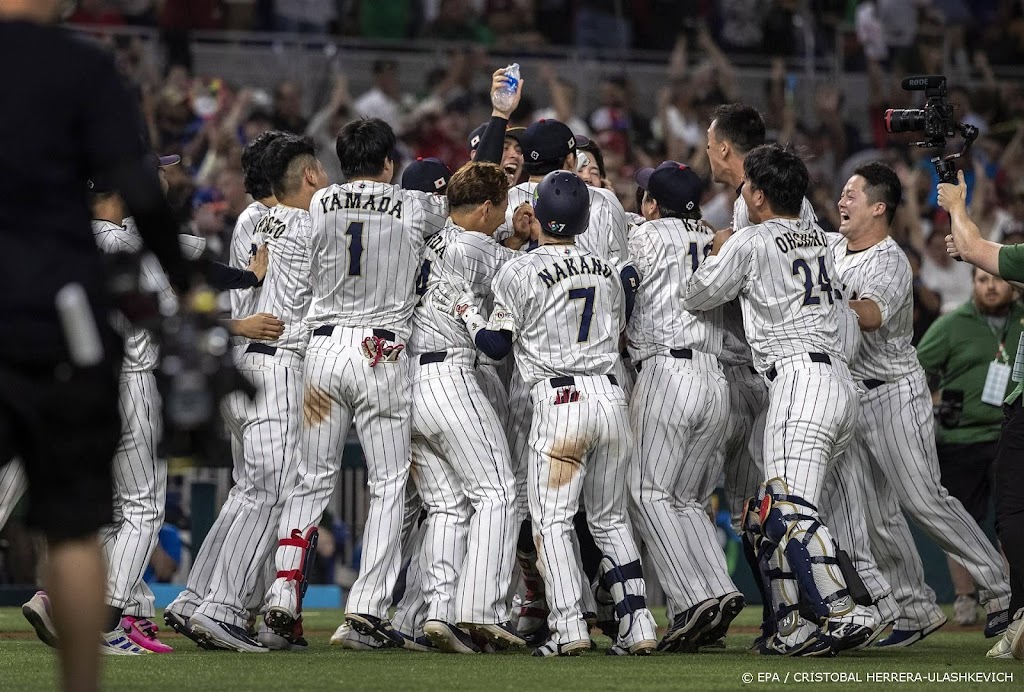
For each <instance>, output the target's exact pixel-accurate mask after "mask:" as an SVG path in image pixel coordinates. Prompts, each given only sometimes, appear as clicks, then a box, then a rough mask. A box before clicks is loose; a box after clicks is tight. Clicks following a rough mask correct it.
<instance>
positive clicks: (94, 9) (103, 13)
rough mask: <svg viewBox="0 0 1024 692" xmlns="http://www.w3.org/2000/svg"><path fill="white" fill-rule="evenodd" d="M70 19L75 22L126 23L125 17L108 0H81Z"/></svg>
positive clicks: (93, 23) (102, 24)
mask: <svg viewBox="0 0 1024 692" xmlns="http://www.w3.org/2000/svg"><path fill="white" fill-rule="evenodd" d="M68 21H70V22H72V23H74V24H92V25H97V26H120V25H122V24H124V17H122V16H121V13H120V12H118V11H117V8H116V7H114V6H113V4H112V3H111V2H109V1H108V0H80V2H79V3H78V9H76V10H75V13H74V14H73V15H71V19H69V20H68Z"/></svg>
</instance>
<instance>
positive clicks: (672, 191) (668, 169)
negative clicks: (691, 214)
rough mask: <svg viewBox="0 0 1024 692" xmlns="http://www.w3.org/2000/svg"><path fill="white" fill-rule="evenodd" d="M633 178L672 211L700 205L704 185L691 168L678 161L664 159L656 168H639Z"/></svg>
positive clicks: (689, 208)
mask: <svg viewBox="0 0 1024 692" xmlns="http://www.w3.org/2000/svg"><path fill="white" fill-rule="evenodd" d="M633 180H634V181H635V182H636V184H637V185H639V186H640V187H641V188H642V189H644V190H647V192H648V193H649V194H650V195H651V197H653V198H654V199H656V200H657V201H658V204H660V205H661V206H663V207H665V208H667V209H671V210H672V211H674V212H680V213H682V212H687V211H693V210H694V209H697V208H699V207H700V197H701V191H702V190H703V188H704V186H703V184H702V183H701V180H700V176H698V175H697V174H696V173H694V172H693V169H692V168H690V167H689V166H687V165H686V164H683V163H679V162H678V161H665V162H663V163H660V164H658V167H657V168H641V169H640V170H638V171H637V172H636V175H634V176H633Z"/></svg>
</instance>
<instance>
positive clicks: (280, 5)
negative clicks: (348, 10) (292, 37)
mask: <svg viewBox="0 0 1024 692" xmlns="http://www.w3.org/2000/svg"><path fill="white" fill-rule="evenodd" d="M335 10H336V5H335V2H334V0H277V2H275V3H274V29H275V30H276V31H291V32H297V33H302V34H326V33H327V31H328V27H329V26H330V23H331V21H332V20H333V19H334V18H335V15H336V12H335Z"/></svg>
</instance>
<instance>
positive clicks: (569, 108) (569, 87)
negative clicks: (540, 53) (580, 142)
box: [533, 63, 590, 137]
mask: <svg viewBox="0 0 1024 692" xmlns="http://www.w3.org/2000/svg"><path fill="white" fill-rule="evenodd" d="M540 79H541V81H542V82H543V83H544V85H545V86H547V88H548V96H549V97H550V99H551V105H550V106H549V107H547V108H542V109H540V110H538V111H537V112H535V113H534V114H533V117H534V120H557V121H559V122H562V123H565V124H566V125H568V126H569V129H570V130H572V131H573V132H574V133H575V134H578V135H583V136H584V137H589V136H590V128H589V127H587V123H586V122H584V121H583V119H582V118H580V116H579V115H578V114H577V113H576V95H577V94H576V91H577V90H576V85H575V84H573V83H572V82H570V81H569V80H568V79H566V78H564V77H561V76H559V75H558V73H557V72H556V71H555V68H554V67H552V65H551V64H549V63H544V64H543V65H541V66H540Z"/></svg>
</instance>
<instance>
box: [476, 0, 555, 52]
mask: <svg viewBox="0 0 1024 692" xmlns="http://www.w3.org/2000/svg"><path fill="white" fill-rule="evenodd" d="M532 4H533V2H532V0H486V2H485V4H484V18H485V21H486V22H487V28H488V30H489V31H490V32H491V34H492V35H493V36H494V47H495V48H497V49H501V50H516V51H521V50H529V49H531V48H538V47H540V46H542V45H544V36H543V35H542V34H540V32H538V31H537V30H536V28H535V25H534V23H533V8H532Z"/></svg>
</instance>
